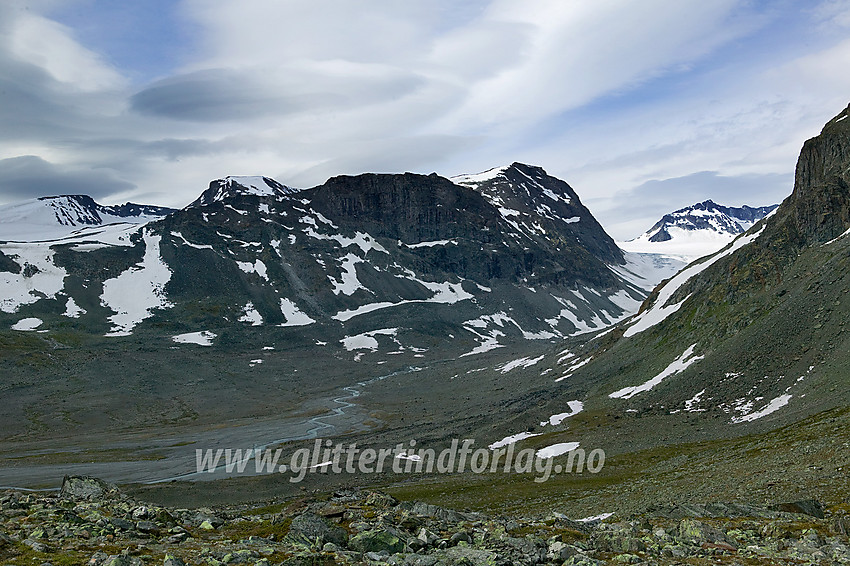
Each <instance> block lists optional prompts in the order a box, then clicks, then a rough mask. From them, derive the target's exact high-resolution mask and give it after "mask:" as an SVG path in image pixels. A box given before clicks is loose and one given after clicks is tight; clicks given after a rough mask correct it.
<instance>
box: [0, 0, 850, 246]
mask: <svg viewBox="0 0 850 566" xmlns="http://www.w3.org/2000/svg"><path fill="white" fill-rule="evenodd" d="M848 69H850V0H827V1H821V2H818V1H816V0H768V1H761V0H711V1H709V2H705V1H697V0H641V1H640V2H635V1H634V0H593V1H591V0H493V1H485V0H480V1H479V0H455V1H449V0H418V1H413V0H408V1H405V0H182V1H178V0H144V1H139V2H125V1H119V0H28V1H25V0H2V2H0V203H8V202H14V201H19V200H23V199H27V198H32V197H35V196H43V195H47V194H59V193H87V194H90V195H92V196H94V197H95V198H96V199H98V200H99V201H100V202H103V203H104V204H113V203H117V202H125V201H127V200H132V201H135V202H143V203H151V204H162V205H170V206H184V205H186V204H187V203H189V202H190V201H192V200H193V199H194V198H196V197H197V195H198V194H199V193H200V192H201V191H202V190H203V189H205V188H206V186H207V185H208V183H209V181H210V180H212V179H215V178H219V177H223V176H225V175H255V174H259V175H266V176H270V177H273V178H275V179H277V180H278V181H280V182H282V183H284V184H288V185H291V186H296V187H311V186H315V185H318V184H321V183H322V182H324V180H325V179H327V178H328V177H330V176H333V175H338V174H357V173H362V172H367V171H374V172H404V171H413V172H418V173H431V172H432V171H436V172H437V173H439V174H441V175H445V176H451V175H456V174H460V173H475V172H479V171H482V170H485V169H489V168H491V167H494V166H498V165H503V164H509V163H511V162H513V161H522V162H525V163H531V164H535V165H540V166H542V167H543V168H545V169H546V170H547V171H548V172H549V173H550V174H552V175H555V176H558V177H560V178H562V179H564V180H565V181H567V182H569V183H570V184H571V185H572V186H573V187H574V188H575V189H576V191H577V192H578V194H579V195H580V197H581V198H582V200H583V201H584V202H585V204H587V205H588V206H589V207H590V208H591V210H592V211H593V213H594V214H595V216H596V217H597V218H598V219H599V220H600V221H601V222H602V224H603V226H604V227H605V228H606V229H607V230H608V232H609V233H610V234H611V235H612V236H614V237H615V238H617V239H627V238H630V237H634V236H636V235H637V234H639V233H640V232H642V231H643V230H645V229H647V228H648V227H649V226H650V225H651V224H653V223H654V222H655V221H656V220H657V219H658V218H659V217H660V216H661V215H663V214H664V213H665V212H669V211H671V210H674V209H676V208H680V207H682V206H686V205H688V204H692V203H694V202H698V201H701V200H704V199H707V198H712V199H714V200H715V201H717V202H720V203H723V204H727V205H741V204H750V205H765V204H770V203H774V202H779V201H781V200H782V199H783V198H784V197H785V196H787V195H788V194H789V193H790V191H791V189H792V186H793V171H794V164H795V161H796V158H797V155H798V153H799V150H800V147H801V145H802V143H803V142H804V141H805V140H806V139H807V138H809V137H812V136H814V135H816V134H817V133H818V132H819V131H820V128H821V127H822V126H823V124H824V123H825V122H826V121H827V120H828V119H830V118H831V117H833V116H834V115H836V114H837V113H838V112H839V111H841V110H842V109H843V108H844V107H845V106H846V105H847V103H848V102H850V72H848Z"/></svg>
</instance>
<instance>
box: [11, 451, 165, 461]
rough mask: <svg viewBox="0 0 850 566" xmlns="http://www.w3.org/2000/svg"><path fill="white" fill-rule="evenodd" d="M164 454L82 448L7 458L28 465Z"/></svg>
mask: <svg viewBox="0 0 850 566" xmlns="http://www.w3.org/2000/svg"><path fill="white" fill-rule="evenodd" d="M165 458H166V456H165V454H162V453H160V452H137V451H134V450H128V449H123V448H109V449H105V450H82V451H79V452H50V453H49V454H29V455H25V456H12V457H8V458H7V459H8V460H15V461H18V462H26V463H27V464H30V465H36V464H37V465H46V464H87V463H91V462H126V461H156V460H164V459H165Z"/></svg>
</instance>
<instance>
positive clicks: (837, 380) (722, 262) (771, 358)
mask: <svg viewBox="0 0 850 566" xmlns="http://www.w3.org/2000/svg"><path fill="white" fill-rule="evenodd" d="M847 116H848V110H844V111H843V112H842V113H841V114H839V115H838V116H836V118H834V119H833V120H831V121H830V122H829V123H827V125H826V126H825V127H824V128H823V131H822V132H821V134H820V135H819V136H817V137H815V138H813V139H811V140H808V141H807V142H806V143H805V145H804V146H803V149H802V151H801V154H800V158H799V161H798V165H797V173H796V178H795V184H794V189H793V192H792V194H791V195H790V196H789V197H788V198H787V199H785V201H784V202H783V203H782V204H781V205H780V206H779V207H778V208H777V209H776V211H775V212H774V213H773V214H772V215H770V216H769V217H767V218H765V219H763V220H761V221H759V222H758V223H757V224H756V225H755V226H753V227H752V228H750V230H748V231H747V233H746V234H743V235H741V236H739V237H738V238H737V239H736V240H735V241H734V242H733V243H732V244H730V245H729V246H727V247H726V248H725V249H724V250H722V251H720V252H717V253H716V254H713V255H711V256H709V257H706V258H703V259H702V260H700V261H698V262H695V263H693V264H691V265H690V266H688V267H687V268H686V269H685V270H683V271H682V272H680V273H679V274H677V275H676V276H675V277H673V278H671V279H670V280H668V281H667V282H665V283H663V284H662V285H661V286H659V287H658V288H657V289H655V290H654V291H653V293H652V294H651V295H650V297H649V298H648V299H647V300H646V301H645V303H644V304H643V305H642V307H641V309H640V314H638V315H636V316H635V317H633V318H632V319H630V320H627V321H625V322H623V323H622V324H621V325H620V326H619V327H618V328H617V329H615V330H614V331H612V332H610V333H609V334H607V335H606V336H605V337H604V338H601V339H600V340H599V343H598V344H594V345H593V347H592V348H590V347H584V348H583V349H581V350H580V351H577V352H576V353H575V355H574V356H572V357H571V358H570V359H569V361H568V362H567V363H570V364H571V366H570V367H574V366H575V364H576V363H582V362H583V363H582V364H581V367H580V368H576V369H575V370H574V371H569V369H568V371H567V373H566V375H568V378H567V382H568V383H569V384H570V385H569V388H570V389H573V390H574V392H578V391H584V393H585V394H587V395H589V396H590V397H591V398H592V399H593V401H591V404H593V405H595V406H597V407H599V406H606V407H607V408H608V410H610V411H613V412H614V413H620V414H622V415H624V416H625V417H627V418H629V419H632V418H635V417H643V418H648V419H650V421H653V422H656V423H667V424H666V425H657V426H659V428H660V429H663V430H665V432H666V434H667V435H668V436H667V440H668V441H669V440H670V439H671V438H672V437H676V436H678V437H679V438H682V439H685V438H689V437H688V436H687V435H688V434H691V436H690V438H692V439H693V438H694V437H693V435H692V433H693V429H691V428H690V427H689V426H684V425H685V423H687V422H693V418H695V417H699V421H700V422H701V423H703V426H702V430H701V433H702V435H708V436H711V435H721V436H722V435H730V434H731V435H735V434H742V433H743V432H744V431H746V430H749V428H748V427H755V428H756V429H757V430H758V429H761V430H764V429H766V428H768V427H776V426H779V425H782V424H787V423H792V422H794V421H796V420H799V419H801V418H804V417H806V416H809V415H811V414H813V413H816V412H818V411H823V410H827V409H830V408H833V407H840V406H846V405H847V404H848V403H850V398H848V393H847V389H846V387H843V386H842V384H843V383H844V382H845V380H846V372H847V371H848V368H850V354H848V352H850V335H848V334H847V332H846V329H845V324H844V321H845V320H846V318H847V314H848V313H850V264H849V263H848V261H847V260H848V257H850V256H849V255H848V254H849V253H850V238H847V237H846V236H847V235H848V233H850V231H848V228H850V190H848V187H849V186H850V184H848V180H850V174H848V170H850V152H849V151H848V150H847V146H848V140H850V121H848V120H846V117H847ZM645 422H649V421H645ZM676 430H678V432H671V431H676ZM689 430H690V433H689V432H688V431H689ZM642 436H643V435H642ZM703 437H706V436H703ZM644 441H647V442H652V441H649V440H647V439H646V438H644ZM655 441H656V442H657V439H656V440H655Z"/></svg>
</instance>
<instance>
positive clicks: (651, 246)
mask: <svg viewBox="0 0 850 566" xmlns="http://www.w3.org/2000/svg"><path fill="white" fill-rule="evenodd" d="M777 206H778V205H771V206H761V207H751V206H747V205H744V206H741V207H730V206H723V205H720V204H717V203H716V202H714V201H713V200H710V199H709V200H705V201H703V202H699V203H696V204H694V205H691V206H687V207H685V208H681V209H679V210H676V211H674V212H671V213H669V214H665V215H664V216H663V217H662V218H661V220H659V221H658V222H656V223H655V224H654V225H653V226H652V227H651V228H650V229H649V230H647V231H646V232H644V233H643V234H641V235H640V236H638V237H637V238H634V239H633V240H629V241H627V242H621V243H620V247H621V248H623V249H624V250H627V251H632V252H644V253H662V254H670V255H679V256H683V257H688V258H693V259H695V258H697V257H701V256H703V255H707V254H710V253H714V252H716V251H717V250H719V249H721V248H722V247H723V246H725V245H726V244H728V243H729V242H731V241H732V240H733V239H735V237H737V236H738V235H739V234H743V233H744V232H746V231H747V230H749V229H750V228H751V227H752V226H753V225H754V224H755V223H756V222H758V221H759V220H761V219H762V218H764V217H765V216H767V215H768V214H769V213H770V212H772V211H773V210H774V209H775V208H776V207H777Z"/></svg>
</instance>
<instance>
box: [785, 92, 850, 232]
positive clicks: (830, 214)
mask: <svg viewBox="0 0 850 566" xmlns="http://www.w3.org/2000/svg"><path fill="white" fill-rule="evenodd" d="M848 164H850V106H848V107H847V108H846V109H845V110H843V111H842V112H841V113H840V114H838V116H836V117H835V118H833V119H832V120H830V121H829V122H828V123H827V124H826V126H824V128H823V130H822V131H821V133H820V135H819V136H817V137H815V138H812V139H810V140H808V141H807V142H806V143H805V145H803V150H802V152H801V153H800V159H799V161H798V162H797V171H796V178H795V182H794V192H793V193H792V194H791V197H790V198H789V199H788V206H789V207H790V208H793V214H792V218H790V219H789V220H790V221H792V222H793V224H794V226H793V228H794V229H795V231H796V232H797V233H798V234H799V236H800V238H801V240H800V243H814V242H821V243H822V242H826V241H829V240H831V239H833V238H836V237H838V236H839V235H841V234H842V233H843V232H844V231H845V230H846V229H847V226H848V224H850V184H849V183H850V169H848Z"/></svg>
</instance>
